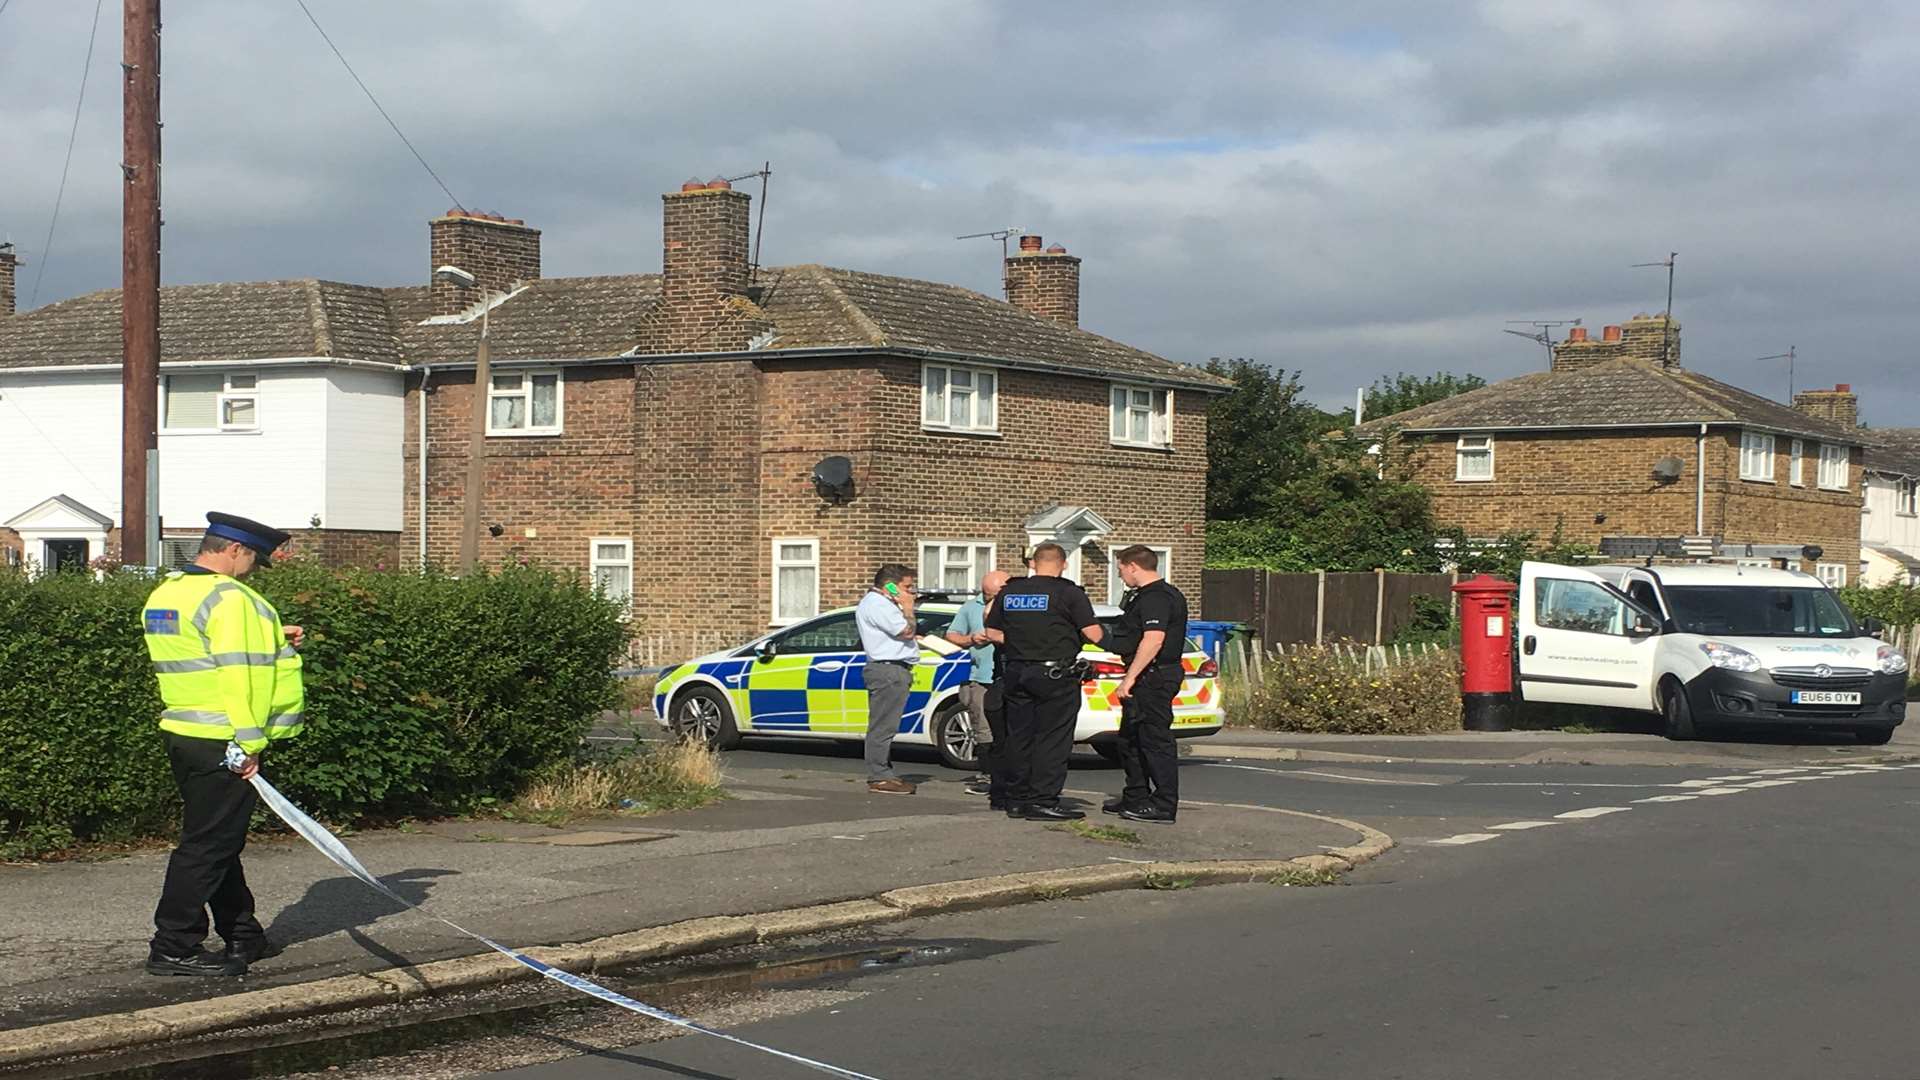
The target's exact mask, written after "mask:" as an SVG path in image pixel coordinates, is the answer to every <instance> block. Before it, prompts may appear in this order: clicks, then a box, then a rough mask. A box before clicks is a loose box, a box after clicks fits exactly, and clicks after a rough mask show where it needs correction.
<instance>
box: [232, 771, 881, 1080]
mask: <svg viewBox="0 0 1920 1080" xmlns="http://www.w3.org/2000/svg"><path fill="white" fill-rule="evenodd" d="M241 758H242V760H244V758H245V755H244V753H243V754H242V755H241ZM248 780H249V781H251V782H252V784H253V786H254V789H255V790H256V791H258V792H259V793H260V798H261V800H262V801H263V802H265V803H266V804H267V806H268V807H270V808H271V809H272V810H273V812H274V813H275V814H278V815H279V816H280V820H282V821H284V822H286V823H287V824H288V825H289V826H290V827H292V829H293V831H294V832H297V833H299V834H300V835H301V836H302V837H303V838H305V839H306V841H307V843H309V844H312V845H313V846H314V847H315V848H317V849H318V850H319V852H320V854H322V855H325V856H326V857H327V858H328V859H330V860H331V861H332V862H333V864H334V865H335V866H338V867H339V868H340V869H342V870H345V871H346V872H347V873H349V874H352V875H353V876H354V877H357V878H359V879H360V880H361V881H362V882H363V883H365V884H366V886H367V887H368V888H370V889H372V890H374V891H375V892H377V893H379V894H380V895H382V896H384V897H386V898H387V899H389V900H392V901H393V902H394V903H396V904H399V905H401V906H402V907H406V908H410V909H412V910H414V911H417V912H419V913H420V914H422V915H425V916H427V917H428V918H430V919H436V920H438V921H440V922H442V923H445V924H446V925H448V926H451V927H453V928H454V929H455V930H458V931H459V932H460V933H462V934H465V935H466V936H468V937H470V938H472V939H473V940H475V941H477V942H479V943H480V944H482V945H485V946H486V947H487V948H489V949H492V950H493V951H495V952H497V953H500V954H501V955H502V956H506V957H508V958H510V959H512V960H513V961H514V962H515V963H517V964H520V965H522V966H524V967H527V968H530V969H532V970H534V971H536V972H539V973H540V974H541V975H542V976H544V977H546V978H549V979H552V980H553V981H554V982H557V983H559V984H560V985H562V986H565V987H568V988H570V989H573V990H578V991H579V992H581V993H583V994H586V995H588V996H590V997H596V998H599V999H600V1000H601V1001H604V1002H607V1003H608V1004H610V1005H618V1006H620V1007H621V1008H623V1009H626V1010H627V1011H628V1012H635V1013H639V1014H640V1015H641V1016H645V1017H648V1018H650V1019H653V1020H659V1021H661V1022H663V1023H667V1024H672V1025H673V1026H675V1027H678V1028H683V1029H685V1030H687V1031H693V1032H698V1033H699V1034H701V1035H705V1036H708V1037H709V1038H714V1039H720V1040H722V1041H725V1042H730V1043H733V1044H734V1045H736V1046H744V1047H746V1048H748V1049H749V1050H758V1051H759V1052H761V1053H763V1054H771V1055H773V1056H774V1057H777V1058H784V1059H786V1060H787V1061H791V1062H794V1063H795V1064H798V1065H804V1066H806V1067H807V1068H809V1069H812V1070H814V1071H815V1072H822V1073H826V1074H827V1075H828V1076H838V1077H842V1078H843V1080H879V1077H875V1076H869V1075H867V1074H866V1073H858V1072H854V1071H853V1070H852V1069H843V1068H841V1067H840V1066H838V1065H829V1064H827V1063H826V1062H824V1061H815V1060H814V1059H812V1058H809V1057H801V1056H800V1055H799V1054H790V1053H788V1052H787V1051H785V1050H779V1049H776V1048H774V1047H771V1046H762V1045H761V1044H759V1043H757V1042H749V1041H748V1040H746V1039H742V1038H740V1037H739V1036H738V1035H729V1034H727V1033H726V1032H724V1031H717V1030H715V1029H713V1028H710V1027H707V1026H706V1025H704V1024H701V1023H699V1022H697V1021H694V1020H689V1019H687V1018H686V1017H684V1016H680V1015H678V1014H676V1013H670V1012H668V1011H667V1010H665V1009H662V1008H658V1007H656V1006H653V1005H649V1004H647V1003H646V1002H644V1001H636V1000H634V999H633V998H630V997H628V996H626V995H625V994H621V993H617V992H615V991H612V990H609V989H607V988H606V987H604V986H601V985H600V984H599V983H596V982H593V981H591V980H589V979H583V978H581V977H580V976H578V975H575V974H573V973H572V972H570V971H561V970H560V969H558V968H556V967H553V966H551V965H549V964H543V963H541V962H540V961H538V960H535V959H534V958H533V957H531V956H528V955H526V954H524V953H520V952H516V951H514V950H513V949H509V948H507V947H506V946H505V945H502V944H500V943H499V942H497V941H494V940H492V939H491V938H488V937H486V936H484V935H481V934H476V933H474V932H473V931H471V930H469V929H467V928H466V927H464V926H461V925H460V924H459V923H457V922H454V921H453V920H452V919H449V918H447V917H446V916H444V915H436V914H434V913H433V912H431V911H428V910H427V909H425V908H423V907H421V906H420V905H419V904H416V903H414V902H412V901H411V900H408V899H407V898H406V897H404V896H401V895H400V894H399V893H397V892H394V891H393V890H392V889H390V888H388V887H387V883H386V882H384V881H381V880H380V879H379V878H377V877H375V876H374V875H373V872H372V871H370V870H368V869H367V868H366V867H365V866H363V865H361V863H360V860H359V859H357V858H355V857H354V855H353V852H351V851H349V850H347V845H345V844H343V843H341V842H340V838H339V837H337V836H335V835H333V834H332V833H330V832H328V831H327V828H326V826H324V825H322V824H320V823H319V822H317V821H315V820H313V819H312V818H310V817H308V816H307V815H306V813H305V812H304V811H302V810H301V809H300V808H299V807H297V806H295V805H293V803H292V802H291V801H290V800H288V798H287V797H286V796H285V795H282V794H280V791H279V789H278V788H275V787H274V786H273V785H272V784H269V783H267V780H266V777H263V776H261V775H260V774H259V773H257V772H256V773H254V774H253V775H252V776H250V777H248Z"/></svg>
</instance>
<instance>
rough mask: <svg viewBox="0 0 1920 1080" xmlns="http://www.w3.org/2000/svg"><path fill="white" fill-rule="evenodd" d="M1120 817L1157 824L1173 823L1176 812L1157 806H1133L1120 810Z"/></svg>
mask: <svg viewBox="0 0 1920 1080" xmlns="http://www.w3.org/2000/svg"><path fill="white" fill-rule="evenodd" d="M1120 817H1121V818H1122V819H1124V820H1126V821H1146V822H1151V823H1152V824H1155V825H1171V824H1173V818H1174V813H1173V811H1171V810H1162V809H1160V808H1159V807H1157V806H1133V807H1128V808H1127V809H1125V810H1122V811H1120Z"/></svg>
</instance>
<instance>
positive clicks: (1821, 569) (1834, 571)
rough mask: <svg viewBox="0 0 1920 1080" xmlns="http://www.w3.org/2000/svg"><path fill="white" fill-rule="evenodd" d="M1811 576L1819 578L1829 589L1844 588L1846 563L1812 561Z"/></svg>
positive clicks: (1845, 583)
mask: <svg viewBox="0 0 1920 1080" xmlns="http://www.w3.org/2000/svg"><path fill="white" fill-rule="evenodd" d="M1813 576H1815V577H1817V578H1819V579H1820V580H1821V581H1822V582H1823V583H1825V584H1826V586H1827V588H1829V589H1844V588H1846V585H1847V564H1846V563H1837V562H1823V563H1814V564H1813Z"/></svg>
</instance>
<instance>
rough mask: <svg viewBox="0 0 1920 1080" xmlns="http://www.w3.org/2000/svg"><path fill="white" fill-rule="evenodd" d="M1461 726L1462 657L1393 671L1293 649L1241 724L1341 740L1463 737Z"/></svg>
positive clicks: (1411, 657) (1445, 656) (1256, 692)
mask: <svg viewBox="0 0 1920 1080" xmlns="http://www.w3.org/2000/svg"><path fill="white" fill-rule="evenodd" d="M1362 648H1364V646H1363V647H1362ZM1460 721H1461V716H1460V667H1459V656H1458V654H1456V653H1453V652H1451V651H1447V650H1435V651H1434V652H1431V653H1423V654H1417V655H1416V654H1414V653H1412V652H1408V653H1407V654H1406V656H1405V659H1404V660H1402V661H1401V662H1398V663H1394V664H1392V665H1391V666H1386V665H1382V664H1380V663H1378V662H1375V663H1374V664H1372V665H1367V664H1363V663H1361V662H1359V661H1358V660H1356V659H1355V658H1354V657H1353V655H1352V654H1351V653H1350V652H1347V651H1342V650H1338V649H1335V648H1332V647H1326V648H1306V647H1300V648H1293V647H1289V648H1288V649H1287V650H1286V651H1285V652H1284V653H1281V654H1278V655H1275V656H1272V657H1271V658H1269V659H1267V660H1266V661H1265V662H1264V664H1263V665H1262V678H1261V680H1260V681H1258V682H1256V683H1253V684H1252V686H1251V687H1250V688H1249V692H1248V694H1247V696H1246V704H1245V705H1244V706H1243V707H1242V709H1241V710H1240V713H1239V715H1238V716H1236V717H1235V718H1234V722H1235V723H1245V724H1248V725H1250V726H1252V727H1257V728H1264V729H1266V730H1268V731H1316V732H1326V733H1330V734H1339V735H1419V734H1425V733H1428V732H1435V731H1458V730H1459V729H1460Z"/></svg>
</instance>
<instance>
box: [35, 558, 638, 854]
mask: <svg viewBox="0 0 1920 1080" xmlns="http://www.w3.org/2000/svg"><path fill="white" fill-rule="evenodd" d="M249 584H251V585H253V586H255V587H256V588H258V589H259V590H260V592H261V593H263V594H264V595H265V596H266V597H267V598H268V599H269V600H271V601H273V603H274V605H275V606H276V607H277V608H279V610H280V613H281V617H282V618H283V619H284V620H285V621H286V622H288V623H297V624H300V625H303V626H305V627H306V629H307V639H306V643H305V645H304V647H303V648H302V649H301V653H302V655H303V657H304V658H305V669H306V689H307V709H306V730H305V732H304V734H302V735H301V736H300V737H299V738H296V739H293V740H291V741H288V742H283V743H279V744H276V745H275V746H274V747H273V749H272V750H271V751H270V752H269V754H268V756H267V759H266V762H265V766H264V771H265V773H266V775H267V776H268V777H269V778H270V779H272V780H273V782H274V784H275V785H276V786H278V787H279V788H281V790H283V791H285V792H286V793H287V794H288V795H289V796H290V797H291V798H293V799H294V800H295V801H296V802H298V803H300V804H301V805H302V806H303V807H304V808H305V809H307V810H308V811H309V812H310V813H313V814H315V815H316V816H319V817H322V818H326V819H331V820H338V821H347V820H353V819H356V818H363V817H369V816H401V815H407V814H412V813H419V812H425V811H431V810H454V811H458V810H463V809H466V808H468V807H471V806H472V805H474V804H476V803H477V802H479V801H480V800H482V799H505V798H510V797H512V795H513V794H515V793H516V792H517V791H518V790H519V789H520V788H521V787H522V786H523V785H524V784H525V783H526V782H527V781H528V779H529V778H531V777H532V776H534V775H536V774H538V773H540V772H541V771H542V770H544V769H546V768H547V767H548V766H550V765H552V764H553V763H554V762H557V761H562V760H565V759H567V758H568V756H569V755H570V754H572V752H573V751H574V749H575V748H576V747H577V746H578V745H579V743H580V739H581V736H582V735H584V734H585V733H586V730H587V729H588V727H589V726H590V725H591V724H592V723H593V722H594V720H595V719H596V718H597V717H598V716H599V715H600V714H601V713H602V712H603V711H605V710H607V709H611V708H614V707H616V705H617V704H618V701H619V690H618V685H617V680H616V679H615V678H614V675H613V669H614V667H615V666H616V662H617V660H618V658H619V657H620V656H621V655H623V653H624V647H625V638H626V633H625V626H624V624H622V623H621V622H620V620H619V613H618V609H617V606H616V605H615V604H613V603H611V602H609V601H607V600H605V599H603V598H601V597H599V596H597V595H595V594H594V593H593V592H592V591H591V590H590V589H589V588H588V587H587V586H586V585H584V584H583V583H581V582H580V581H579V580H578V578H577V577H575V576H573V575H569V574H563V573H558V572H555V571H551V570H546V569H541V568H537V567H534V568H529V567H515V568H509V569H506V570H502V571H499V572H493V573H481V574H476V575H472V576H470V577H467V578H464V579H459V578H452V577H448V576H446V575H444V574H440V573H437V572H432V571H429V572H426V573H411V572H375V571H363V570H332V569H327V568H323V567H319V566H314V565H311V564H306V563H299V562H294V563H288V564H283V565H282V566H279V567H276V568H274V569H272V570H269V571H262V572H261V573H259V574H258V575H256V576H255V577H254V578H251V579H249ZM152 586H153V582H152V581H151V580H148V579H145V578H142V577H140V576H138V575H112V576H109V577H107V578H106V579H105V580H103V581H98V582H96V581H94V580H92V579H91V578H88V577H86V576H84V575H80V576H73V575H59V576H55V577H52V578H46V579H41V580H28V579H26V578H24V577H22V576H21V575H19V574H4V575H0V627H4V628H5V631H4V634H0V836H8V835H11V836H13V837H14V838H15V840H14V844H13V847H14V848H15V849H16V851H17V850H19V849H23V848H30V847H36V846H37V847H41V848H45V847H49V846H58V845H57V844H53V843H51V842H50V840H49V838H51V839H53V840H57V839H59V838H61V837H62V836H63V835H64V834H65V833H67V832H70V833H71V835H72V836H74V837H77V838H79V839H116V838H123V837H129V836H137V835H151V834H153V833H154V832H156V831H161V830H164V829H165V828H167V827H168V826H169V824H170V822H171V821H172V820H173V819H174V817H175V815H176V805H177V804H176V802H175V798H174V794H173V781H172V778H171V776H170V775H169V774H168V771H167V768H166V759H165V752H164V750H163V747H162V744H161V741H160V738H159V735H158V729H157V728H156V726H155V721H156V720H157V718H158V714H159V711H160V707H161V706H160V700H159V696H158V693H157V690H156V688H155V685H154V679H153V676H152V674H151V672H150V670H149V667H148V662H147V656H146V649H145V646H144V644H143V642H142V640H141V626H140V618H139V612H140V608H141V606H142V602H143V601H144V600H145V598H146V595H147V593H148V592H149V591H150V590H151V589H152ZM33 837H40V838H42V839H40V840H37V841H36V840H33V839H32V838H33Z"/></svg>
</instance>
